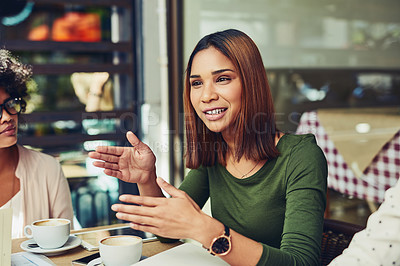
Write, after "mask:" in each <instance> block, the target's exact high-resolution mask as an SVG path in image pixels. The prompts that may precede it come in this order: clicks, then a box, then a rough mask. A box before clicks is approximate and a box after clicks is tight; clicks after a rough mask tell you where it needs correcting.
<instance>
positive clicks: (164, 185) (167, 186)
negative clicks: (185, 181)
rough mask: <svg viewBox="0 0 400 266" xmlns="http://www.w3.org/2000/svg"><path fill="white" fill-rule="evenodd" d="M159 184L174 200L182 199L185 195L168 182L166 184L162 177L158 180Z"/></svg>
mask: <svg viewBox="0 0 400 266" xmlns="http://www.w3.org/2000/svg"><path fill="white" fill-rule="evenodd" d="M156 181H157V184H158V186H159V187H160V188H162V189H164V190H165V192H167V193H168V194H169V195H171V197H174V198H182V197H183V196H184V194H182V192H183V191H182V190H179V189H177V188H176V187H174V186H172V185H171V184H169V183H168V182H166V181H165V180H164V179H162V178H161V177H157V179H156Z"/></svg>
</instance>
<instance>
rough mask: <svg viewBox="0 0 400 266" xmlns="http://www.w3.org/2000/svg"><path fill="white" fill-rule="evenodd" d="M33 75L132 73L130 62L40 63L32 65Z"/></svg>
mask: <svg viewBox="0 0 400 266" xmlns="http://www.w3.org/2000/svg"><path fill="white" fill-rule="evenodd" d="M32 67H33V70H34V72H35V75H62V74H72V73H75V72H89V73H91V72H108V73H110V74H126V75H132V65H130V64H120V65H111V64H87V65H83V64H65V65H62V64H41V65H32Z"/></svg>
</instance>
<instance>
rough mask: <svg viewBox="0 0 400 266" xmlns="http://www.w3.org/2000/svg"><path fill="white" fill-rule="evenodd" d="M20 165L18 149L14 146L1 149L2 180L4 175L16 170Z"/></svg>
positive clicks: (0, 172) (0, 166)
mask: <svg viewBox="0 0 400 266" xmlns="http://www.w3.org/2000/svg"><path fill="white" fill-rule="evenodd" d="M17 164H18V147H17V145H13V146H11V147H7V148H1V149H0V178H1V176H2V173H6V172H9V171H10V170H15V169H16V166H17Z"/></svg>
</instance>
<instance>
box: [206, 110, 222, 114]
mask: <svg viewBox="0 0 400 266" xmlns="http://www.w3.org/2000/svg"><path fill="white" fill-rule="evenodd" d="M223 111H225V109H214V110H211V111H207V112H206V114H208V115H217V114H220V113H222V112H223Z"/></svg>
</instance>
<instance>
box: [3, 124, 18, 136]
mask: <svg viewBox="0 0 400 266" xmlns="http://www.w3.org/2000/svg"><path fill="white" fill-rule="evenodd" d="M16 133H17V127H15V126H8V127H6V129H4V130H3V131H2V132H0V134H4V135H6V136H14V135H15V134H16Z"/></svg>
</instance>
